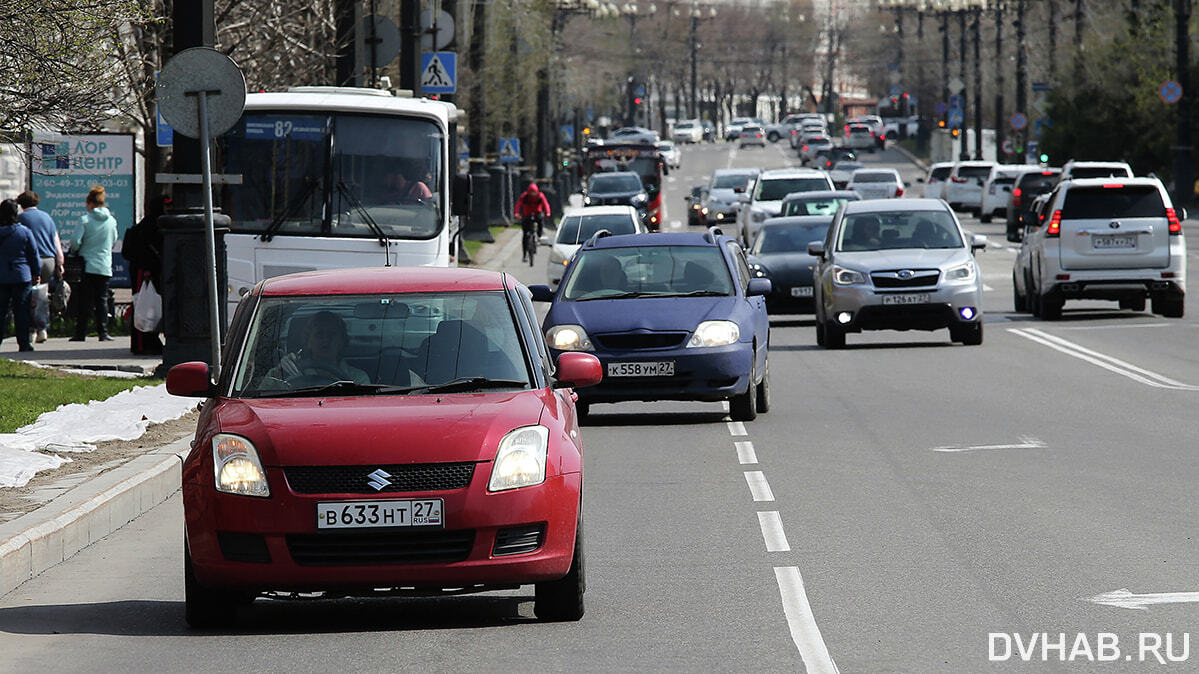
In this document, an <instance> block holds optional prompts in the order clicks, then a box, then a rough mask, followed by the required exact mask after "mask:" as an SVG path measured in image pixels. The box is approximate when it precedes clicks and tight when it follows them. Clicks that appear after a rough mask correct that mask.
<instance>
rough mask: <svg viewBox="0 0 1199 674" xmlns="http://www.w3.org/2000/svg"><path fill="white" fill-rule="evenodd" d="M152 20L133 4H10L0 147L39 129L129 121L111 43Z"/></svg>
mask: <svg viewBox="0 0 1199 674" xmlns="http://www.w3.org/2000/svg"><path fill="white" fill-rule="evenodd" d="M151 18H152V16H151V13H149V12H147V11H146V10H145V8H144V7H143V6H141V5H140V4H139V3H138V2H137V1H136V0H5V1H4V2H3V3H0V22H2V25H4V26H5V30H4V37H5V40H4V47H3V48H0V72H4V73H5V77H4V78H3V79H0V140H3V141H8V142H15V141H19V140H20V139H21V138H22V137H23V136H24V134H25V133H26V132H27V131H29V130H32V129H35V128H44V129H77V128H82V129H86V128H97V127H98V126H100V124H101V123H102V122H104V121H105V120H108V119H111V118H113V117H115V116H121V115H125V114H127V113H129V112H131V110H130V109H129V99H128V98H127V97H125V96H123V95H122V94H120V93H114V81H118V80H119V79H120V72H121V68H122V67H123V66H124V65H125V64H123V63H122V62H121V60H120V59H119V58H114V40H118V39H119V36H120V35H121V32H122V31H123V30H126V29H127V27H128V26H142V25H146V24H147V22H148V21H150V20H151Z"/></svg>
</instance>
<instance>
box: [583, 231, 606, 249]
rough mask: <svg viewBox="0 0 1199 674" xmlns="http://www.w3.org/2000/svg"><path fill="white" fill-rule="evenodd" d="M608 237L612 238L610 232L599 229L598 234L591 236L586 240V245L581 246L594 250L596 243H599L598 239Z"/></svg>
mask: <svg viewBox="0 0 1199 674" xmlns="http://www.w3.org/2000/svg"><path fill="white" fill-rule="evenodd" d="M609 236H612V232H610V231H608V230H606V229H601V230H599V231H598V232H596V233H595V234H592V235H591V238H590V239H587V243H585V244H583V246H585V247H587V248H594V247H595V244H596V242H597V241H599V240H600V239H603V238H605V237H609Z"/></svg>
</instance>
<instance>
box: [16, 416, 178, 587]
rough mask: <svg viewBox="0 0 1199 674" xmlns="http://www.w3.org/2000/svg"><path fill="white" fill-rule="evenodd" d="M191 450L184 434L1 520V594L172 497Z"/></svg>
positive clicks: (68, 557)
mask: <svg viewBox="0 0 1199 674" xmlns="http://www.w3.org/2000/svg"><path fill="white" fill-rule="evenodd" d="M189 451H191V437H190V436H189V437H185V438H180V439H179V440H176V441H175V442H172V443H171V444H169V445H166V446H164V447H161V448H159V449H156V450H154V451H152V452H149V453H147V454H143V455H141V456H139V457H137V458H135V459H133V460H131V461H129V462H127V463H125V464H124V465H122V466H120V467H119V468H116V469H114V470H111V471H109V472H107V473H102V474H101V475H99V476H97V477H95V478H93V479H91V480H87V481H86V482H84V483H83V484H81V485H79V486H78V487H76V488H75V489H72V490H71V491H69V492H67V493H65V494H63V495H62V496H60V497H58V498H56V499H54V500H53V501H51V502H49V503H47V504H46V505H44V506H42V507H41V508H38V509H37V510H35V511H33V512H31V513H27V514H25V515H22V516H21V517H18V518H17V519H15V520H13V521H11V522H6V523H4V524H0V596H3V595H5V594H7V593H9V592H11V591H13V590H15V589H16V588H18V587H20V586H21V584H23V583H24V582H25V581H27V580H29V579H31V578H33V577H35V576H37V575H38V574H40V573H42V572H43V571H46V570H47V569H50V568H53V567H54V566H55V565H57V564H59V563H61V562H64V561H66V560H68V559H70V558H71V557H73V556H74V555H75V554H76V553H77V552H79V551H80V550H82V549H84V548H86V547H87V546H89V545H91V544H92V543H95V542H96V541H98V540H100V539H101V538H104V537H105V536H107V535H109V534H111V533H112V532H114V531H116V530H117V529H120V528H121V527H123V526H125V525H126V524H128V523H129V522H131V521H133V520H134V519H136V518H137V517H138V516H140V515H141V514H142V513H145V512H146V511H148V510H150V509H151V508H153V507H154V506H156V505H158V504H160V503H162V502H163V501H165V500H167V499H168V498H170V496H171V495H172V494H174V493H175V492H176V491H177V490H178V489H179V485H180V483H181V480H182V465H183V461H182V459H183V457H184V456H186V455H187V453H188V452H189Z"/></svg>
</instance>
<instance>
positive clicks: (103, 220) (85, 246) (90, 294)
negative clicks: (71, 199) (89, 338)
mask: <svg viewBox="0 0 1199 674" xmlns="http://www.w3.org/2000/svg"><path fill="white" fill-rule="evenodd" d="M105 199H106V195H105V193H104V188H103V187H101V186H99V185H97V186H96V187H93V188H92V190H91V191H90V192H88V193H87V215H85V216H83V220H82V221H81V222H80V223H79V230H78V231H77V232H76V233H75V237H74V238H73V239H72V240H71V254H72V255H81V256H82V257H83V262H84V267H83V288H82V292H81V296H80V298H79V300H80V301H79V303H78V305H77V311H76V314H75V336H74V337H72V338H71V341H72V342H82V341H83V339H84V337H85V336H86V335H87V316H88V313H89V312H90V313H91V314H92V315H93V316H95V319H96V333H97V334H98V335H99V336H100V341H101V342H110V341H112V337H109V336H108V281H109V279H111V278H112V245H113V244H114V243H116V240H117V221H116V218H114V217H112V214H111V213H109V212H108V209H107V208H105V207H104V203H105Z"/></svg>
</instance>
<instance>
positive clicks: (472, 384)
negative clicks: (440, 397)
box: [407, 377, 529, 395]
mask: <svg viewBox="0 0 1199 674" xmlns="http://www.w3.org/2000/svg"><path fill="white" fill-rule="evenodd" d="M528 385H529V382H527V381H517V380H515V379H488V378H487V377H459V378H457V379H451V380H450V381H447V382H445V383H444V384H432V385H428V386H413V387H411V388H409V389H408V390H407V393H409V394H410V395H414V394H418V393H454V392H458V393H463V392H466V391H479V390H482V389H489V388H512V387H513V386H522V387H523V386H528Z"/></svg>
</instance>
